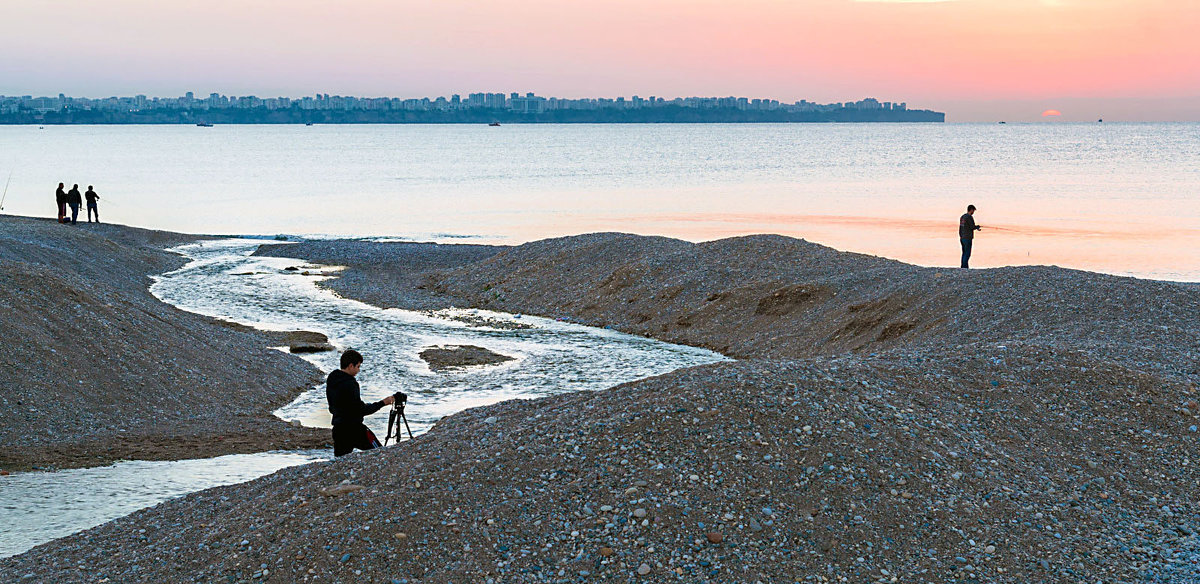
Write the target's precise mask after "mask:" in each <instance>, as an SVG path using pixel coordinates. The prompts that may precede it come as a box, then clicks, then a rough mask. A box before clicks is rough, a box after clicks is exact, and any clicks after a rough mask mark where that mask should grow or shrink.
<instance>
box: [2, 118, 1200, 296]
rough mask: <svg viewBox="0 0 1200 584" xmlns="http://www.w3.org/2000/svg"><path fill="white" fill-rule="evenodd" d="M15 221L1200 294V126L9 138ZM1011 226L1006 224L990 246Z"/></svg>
mask: <svg viewBox="0 0 1200 584" xmlns="http://www.w3.org/2000/svg"><path fill="white" fill-rule="evenodd" d="M10 171H11V172H12V173H13V174H12V183H11V186H10V187H9V193H8V200H7V202H6V203H5V211H4V212H6V213H15V214H24V215H41V216H51V215H53V213H54V203H53V200H52V198H53V197H52V195H53V191H54V187H55V186H56V185H57V183H58V182H59V181H65V182H66V183H68V186H69V185H70V184H71V183H74V182H78V183H80V184H81V185H83V186H84V187H86V186H87V185H88V184H94V185H96V187H97V190H98V191H99V192H100V194H101V196H102V201H101V211H102V213H103V218H104V219H106V220H110V221H114V222H122V223H128V224H133V225H139V226H144V227H153V228H161V229H170V230H177V231H186V232H202V233H225V234H275V233H287V234H327V235H342V236H395V237H408V238H419V239H430V238H432V239H440V240H450V239H456V238H455V237H453V236H469V237H471V238H473V239H475V240H479V241H493V242H505V243H519V242H523V241H529V240H533V239H539V238H543V237H549V236H557V235H566V234H574V233H582V232H589V231H598V230H619V231H629V232H636V233H645V234H662V235H669V236H675V237H681V238H684V239H690V240H694V241H700V240H708V239H715V238H719V237H725V236H730V235H740V234H748V233H758V232H774V233H782V234H786V235H792V236H797V237H803V238H806V239H809V240H812V241H817V242H820V243H825V244H828V245H832V246H834V247H837V248H839V249H846V250H852V251H860V252H866V253H871V254H877V255H883V256H887V257H892V258H897V259H901V260H905V261H910V262H914V263H919V264H923V265H943V266H944V265H956V264H957V261H958V241H957V235H956V227H957V219H958V216H959V215H960V214H961V213H962V212H963V209H964V208H965V207H966V205H967V204H968V203H974V204H975V205H977V206H978V207H979V212H978V213H977V214H976V219H977V221H978V222H979V223H980V224H981V225H983V226H985V230H984V231H983V232H981V233H980V234H979V238H978V239H977V240H976V244H975V259H974V262H973V265H975V266H978V267H989V266H998V265H1012V264H1029V263H1038V264H1057V265H1063V266H1069V267H1077V268H1083V269H1089V270H1096V271H1104V272H1110V273H1117V274H1132V275H1139V276H1145V277H1154V278H1164V279H1175V280H1190V281H1200V259H1198V258H1200V254H1196V253H1195V251H1194V250H1196V249H1198V248H1200V202H1198V200H1197V197H1198V195H1200V124H1111V123H1106V124H1060V123H1048V124H1007V125H999V124H912V125H910V124H849V125H827V124H790V125H789V124H780V125H775V124H766V125H721V124H716V125H510V126H502V127H498V128H491V127H487V126H482V125H480V126H474V125H470V126H468V125H449V126H412V125H393V126H382V125H364V126H320V125H318V126H312V127H305V126H217V127H214V128H198V127H194V126H67V127H55V126H47V127H46V128H45V129H42V130H39V129H38V128H37V127H33V126H22V127H0V180H4V179H5V178H7V175H8V173H9V172H10ZM989 227H995V229H988V228H989Z"/></svg>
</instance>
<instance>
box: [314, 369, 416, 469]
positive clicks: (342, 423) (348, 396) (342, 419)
mask: <svg viewBox="0 0 1200 584" xmlns="http://www.w3.org/2000/svg"><path fill="white" fill-rule="evenodd" d="M362 362H363V357H362V355H360V354H359V352H358V351H355V350H353V349H351V350H348V351H346V352H345V353H342V361H341V365H342V368H341V369H338V370H336V371H333V372H332V373H330V374H329V378H328V379H326V380H325V397H326V399H328V400H329V413H331V414H333V455H334V456H342V455H345V454H350V453H351V452H353V451H354V449H355V448H357V449H359V450H370V449H372V448H378V447H379V446H380V444H379V439H378V438H376V437H375V434H374V433H373V432H371V429H370V428H368V427H367V426H366V425H365V424H363V417H364V416H369V415H371V414H373V413H375V412H377V411H379V408H382V407H383V406H386V405H390V404H392V403H394V402H395V401H396V399H397V397H399V399H400V400H401V401H403V400H404V399H405V398H406V396H405V395H404V394H403V393H399V392H397V393H396V394H395V395H389V396H387V397H385V398H383V399H382V400H379V401H377V402H374V403H371V404H367V403H363V401H362V398H361V397H359V387H358V381H357V380H356V379H354V377H355V376H356V375H358V372H359V371H360V370H361V369H362Z"/></svg>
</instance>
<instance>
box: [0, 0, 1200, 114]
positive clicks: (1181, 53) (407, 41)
mask: <svg viewBox="0 0 1200 584" xmlns="http://www.w3.org/2000/svg"><path fill="white" fill-rule="evenodd" d="M2 4H3V6H0V22H2V23H4V34H3V35H2V36H0V55H2V57H0V94H7V95H24V94H34V95H46V94H57V93H59V92H63V93H66V94H69V95H75V96H89V97H100V96H108V95H132V94H136V93H144V94H147V95H152V96H154V95H161V96H176V95H181V94H182V93H183V92H185V91H194V92H196V93H197V94H202V95H207V94H208V93H209V92H212V91H216V92H220V93H229V94H239V95H244V94H255V95H259V96H274V95H288V96H299V95H308V94H312V93H316V92H323V93H331V94H353V95H388V96H399V97H418V96H426V95H449V94H451V93H462V94H465V93H468V92H473V91H501V92H510V91H521V92H524V91H534V92H537V93H538V94H540V95H554V96H559V97H583V96H618V95H624V96H631V95H634V94H637V95H641V96H643V97H645V96H649V95H657V96H664V97H675V96H686V95H710V96H723V95H739V96H750V97H772V98H777V99H781V100H786V101H793V100H795V99H800V98H806V99H812V100H817V101H822V102H828V101H845V100H851V99H861V98H863V97H867V96H874V97H878V98H879V99H881V100H895V101H907V102H908V103H909V104H910V106H915V107H930V108H935V109H940V110H943V111H946V112H947V113H948V114H949V119H950V120H952V121H971V120H994V119H1011V120H1017V119H1029V120H1034V119H1042V117H1041V112H1043V111H1045V110H1047V109H1058V110H1060V111H1062V113H1063V115H1062V116H1061V118H1057V119H1062V120H1073V119H1080V120H1082V119H1092V118H1095V117H1106V118H1109V119H1112V120H1117V119H1128V120H1143V119H1145V120H1200V1H1197V0H946V1H940V2H929V1H912V0H905V1H901V0H891V1H884V0H875V1H855V0H740V1H736V2H734V1H716V0H686V1H685V0H587V1H550V0H510V1H508V2H497V1H494V0H485V1H468V0H440V1H436V2H434V1H428V2H415V1H402V0H356V1H353V2H344V3H339V2H329V1H328V0H321V1H315V0H289V1H287V2H283V1H271V2H267V1H261V0H258V1H256V0H206V1H203V2H200V1H192V0H187V1H174V0H170V1H165V0H106V1H104V2H94V1H91V0H39V1H36V2H33V1H6V2H3V3H2Z"/></svg>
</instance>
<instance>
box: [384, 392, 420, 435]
mask: <svg viewBox="0 0 1200 584" xmlns="http://www.w3.org/2000/svg"><path fill="white" fill-rule="evenodd" d="M406 403H408V402H407V400H405V401H400V400H396V401H394V402H392V411H390V412H388V433H387V437H385V438H384V439H383V445H384V446H387V443H388V440H391V439H392V427H393V426H395V428H396V442H400V426H399V425H398V424H396V418H400V419H401V420H404V429H405V430H408V439H409V440H412V437H413V434H412V428H409V427H408V417H407V416H405V415H404V405H405V404H406Z"/></svg>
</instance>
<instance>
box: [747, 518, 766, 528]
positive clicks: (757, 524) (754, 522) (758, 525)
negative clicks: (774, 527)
mask: <svg viewBox="0 0 1200 584" xmlns="http://www.w3.org/2000/svg"><path fill="white" fill-rule="evenodd" d="M762 529H763V527H762V525H760V524H759V523H758V521H756V520H754V519H751V520H750V531H762Z"/></svg>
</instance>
